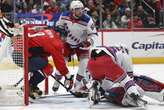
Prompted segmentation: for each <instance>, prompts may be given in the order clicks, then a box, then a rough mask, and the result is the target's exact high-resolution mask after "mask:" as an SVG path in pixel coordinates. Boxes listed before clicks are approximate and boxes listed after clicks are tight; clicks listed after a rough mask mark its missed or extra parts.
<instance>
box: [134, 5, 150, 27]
mask: <svg viewBox="0 0 164 110" xmlns="http://www.w3.org/2000/svg"><path fill="white" fill-rule="evenodd" d="M136 13H137V15H138V16H139V17H140V18H141V20H142V23H143V26H144V27H146V26H147V22H148V21H147V15H148V13H147V12H146V11H145V10H144V8H143V6H142V5H139V6H138V7H137V10H136Z"/></svg>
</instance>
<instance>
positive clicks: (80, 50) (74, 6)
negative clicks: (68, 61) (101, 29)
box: [53, 1, 97, 95]
mask: <svg viewBox="0 0 164 110" xmlns="http://www.w3.org/2000/svg"><path fill="white" fill-rule="evenodd" d="M83 10H84V5H83V3H82V2H81V1H72V2H71V4H70V11H68V12H64V13H62V14H61V16H60V18H59V20H58V21H57V23H56V31H58V32H60V33H61V34H64V36H65V38H64V40H65V44H64V45H65V49H64V56H65V57H66V58H68V57H69V56H71V55H74V54H76V55H77V57H78V60H79V68H78V73H77V76H76V81H75V88H74V91H75V93H77V94H79V95H80V94H81V89H84V88H83V87H82V86H81V83H82V81H83V80H84V79H85V80H87V76H88V75H87V73H86V65H87V62H88V56H89V49H90V47H91V46H93V43H94V38H95V37H97V30H96V28H95V25H94V23H93V20H92V18H91V17H90V16H89V15H87V14H86V13H85V12H84V11H83ZM55 77H56V78H57V79H58V80H59V79H61V77H60V74H59V73H58V72H56V75H55ZM58 87H59V84H58V83H57V82H55V83H54V86H53V90H54V91H56V90H57V89H58Z"/></svg>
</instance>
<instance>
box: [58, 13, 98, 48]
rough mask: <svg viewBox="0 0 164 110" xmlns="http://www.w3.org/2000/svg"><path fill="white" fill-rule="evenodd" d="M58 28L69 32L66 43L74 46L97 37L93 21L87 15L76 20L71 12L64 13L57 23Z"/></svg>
mask: <svg viewBox="0 0 164 110" xmlns="http://www.w3.org/2000/svg"><path fill="white" fill-rule="evenodd" d="M57 26H59V27H61V28H63V29H65V30H66V31H67V32H68V35H67V37H66V42H67V43H69V44H70V45H73V46H77V45H78V44H80V43H81V42H83V41H85V40H87V39H88V38H90V37H93V36H97V31H96V28H95V25H94V23H93V20H92V18H91V17H90V16H89V15H87V14H83V15H82V16H81V17H80V18H79V19H74V18H73V17H72V14H71V12H69V11H68V12H64V13H62V14H61V16H60V18H59V20H58V21H57V23H56V27H57ZM93 39H94V38H93Z"/></svg>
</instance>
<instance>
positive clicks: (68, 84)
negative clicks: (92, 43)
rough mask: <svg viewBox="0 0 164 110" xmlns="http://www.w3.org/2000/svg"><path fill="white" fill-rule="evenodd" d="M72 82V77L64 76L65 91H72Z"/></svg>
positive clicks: (69, 75)
mask: <svg viewBox="0 0 164 110" xmlns="http://www.w3.org/2000/svg"><path fill="white" fill-rule="evenodd" d="M73 81H74V75H71V74H67V75H66V76H65V81H64V85H65V87H66V88H67V91H69V90H70V89H72V87H73Z"/></svg>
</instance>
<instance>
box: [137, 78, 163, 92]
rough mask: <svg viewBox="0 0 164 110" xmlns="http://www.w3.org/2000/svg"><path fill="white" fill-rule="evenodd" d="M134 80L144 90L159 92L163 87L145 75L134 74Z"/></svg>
mask: <svg viewBox="0 0 164 110" xmlns="http://www.w3.org/2000/svg"><path fill="white" fill-rule="evenodd" d="M134 81H135V83H137V84H138V85H139V86H140V87H141V88H142V89H143V90H144V91H151V92H160V91H162V89H164V84H163V83H161V82H159V81H156V80H154V79H152V78H150V77H147V76H143V75H141V76H134Z"/></svg>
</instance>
